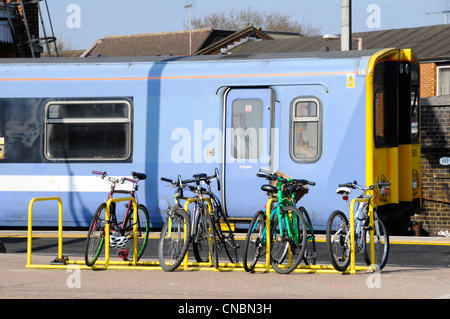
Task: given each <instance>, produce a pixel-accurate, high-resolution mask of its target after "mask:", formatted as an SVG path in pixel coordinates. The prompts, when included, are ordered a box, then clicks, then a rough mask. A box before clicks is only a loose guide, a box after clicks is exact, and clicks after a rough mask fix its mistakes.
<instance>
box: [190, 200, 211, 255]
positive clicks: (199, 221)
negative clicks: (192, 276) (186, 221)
mask: <svg viewBox="0 0 450 319" xmlns="http://www.w3.org/2000/svg"><path fill="white" fill-rule="evenodd" d="M198 205H199V204H198V203H197V204H196V205H194V212H193V214H192V215H193V216H194V215H195V225H194V231H193V233H192V250H193V252H194V257H195V261H197V262H199V263H201V262H205V263H206V262H208V261H209V253H210V249H209V244H208V243H207V241H206V235H205V234H204V231H205V227H204V226H203V224H204V223H206V221H205V219H204V217H203V216H204V214H203V211H202V209H201V208H199V207H198ZM203 207H204V206H203Z"/></svg>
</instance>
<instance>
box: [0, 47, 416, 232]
mask: <svg viewBox="0 0 450 319" xmlns="http://www.w3.org/2000/svg"><path fill="white" fill-rule="evenodd" d="M0 74H1V76H0V163H1V164H0V226H13V227H15V226H25V225H27V217H28V215H27V211H28V203H29V201H30V199H31V198H34V197H43V196H59V197H60V198H61V199H62V202H63V205H64V226H67V227H68V226H73V227H84V226H88V225H89V222H90V220H91V217H92V214H93V212H94V210H95V208H96V207H97V206H98V204H99V203H100V202H101V201H102V200H103V199H104V198H105V196H106V193H107V191H108V185H107V184H106V183H105V182H104V181H102V180H101V179H99V178H98V177H95V176H93V175H92V174H91V172H92V170H101V171H106V172H107V173H108V174H109V175H112V176H124V175H129V174H130V172H131V171H138V172H145V173H146V174H147V176H148V177H147V179H146V180H145V181H142V182H141V184H142V185H141V187H140V189H139V192H138V193H139V201H140V202H141V203H143V204H145V205H146V206H147V207H148V210H149V212H150V219H151V224H152V226H153V227H159V226H161V224H162V222H163V219H164V218H165V211H164V209H165V208H166V207H167V204H168V203H169V204H171V203H172V202H173V189H172V188H168V187H166V185H165V184H166V183H163V182H161V181H160V177H168V178H176V177H177V176H178V175H181V176H182V177H184V178H190V177H191V176H192V175H193V174H195V173H200V172H205V173H208V174H213V172H214V169H215V168H218V169H219V171H220V176H221V183H222V185H223V187H222V190H221V193H220V196H221V200H222V201H223V204H224V206H225V208H226V213H227V214H228V216H229V217H231V218H234V219H235V220H239V219H240V218H244V219H245V218H250V217H251V216H252V215H253V214H254V213H255V212H256V211H257V210H259V209H261V207H263V206H264V204H265V202H266V200H267V195H266V194H265V193H263V192H262V191H261V190H260V187H261V185H262V184H263V183H264V181H263V180H261V179H259V178H257V177H256V173H257V171H258V170H259V168H264V169H269V170H273V171H280V172H283V173H285V174H287V175H289V176H292V177H294V178H304V179H308V180H311V181H314V182H316V186H314V187H311V188H310V192H309V194H308V195H306V196H304V197H303V199H302V201H301V203H302V205H303V206H305V207H306V208H307V209H308V211H309V212H310V214H311V217H312V220H313V225H314V227H315V228H316V229H318V230H321V229H322V230H323V229H325V226H326V222H327V219H328V216H329V214H330V213H331V212H332V211H333V210H335V209H342V210H344V211H345V207H344V205H345V203H344V202H343V201H342V200H341V199H340V197H339V196H337V195H336V194H335V189H336V187H337V185H338V184H339V183H344V182H348V181H353V180H355V179H356V180H358V182H359V183H362V184H367V185H369V184H372V183H375V182H377V181H378V180H380V179H384V180H387V181H389V182H391V184H392V187H391V189H390V193H389V194H386V193H384V194H379V196H377V204H378V206H379V211H380V214H381V215H382V216H383V218H385V219H386V220H388V221H391V222H392V224H393V225H400V224H401V223H402V221H405V220H407V217H408V216H409V215H410V214H412V213H413V212H414V210H415V209H417V208H419V207H420V194H421V190H420V136H419V132H420V130H419V124H420V108H419V64H418V61H417V58H416V57H415V55H414V53H413V52H412V51H411V50H404V49H397V48H393V49H382V50H371V51H349V52H315V53H289V54H254V55H250V56H238V55H236V56H234V55H216V56H183V57H174V56H161V57H142V58H85V59H36V60H34V59H33V60H30V59H14V60H12V59H10V60H6V59H3V60H0ZM39 205H40V206H39V207H40V208H39V209H36V213H35V215H34V216H33V226H49V227H52V226H56V225H57V219H58V216H57V210H56V209H55V207H54V205H55V204H54V203H50V202H48V203H46V202H41V203H40V204H39Z"/></svg>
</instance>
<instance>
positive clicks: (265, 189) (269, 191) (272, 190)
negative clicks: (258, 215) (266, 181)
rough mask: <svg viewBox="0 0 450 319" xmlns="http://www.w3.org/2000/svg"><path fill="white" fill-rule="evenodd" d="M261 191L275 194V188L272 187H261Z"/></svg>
mask: <svg viewBox="0 0 450 319" xmlns="http://www.w3.org/2000/svg"><path fill="white" fill-rule="evenodd" d="M261 190H262V191H264V192H266V193H271V194H276V193H277V188H276V187H275V186H272V185H263V186H261Z"/></svg>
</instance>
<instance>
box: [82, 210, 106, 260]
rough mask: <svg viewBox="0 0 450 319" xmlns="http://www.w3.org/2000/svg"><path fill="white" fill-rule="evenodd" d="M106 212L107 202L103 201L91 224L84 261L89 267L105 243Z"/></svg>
mask: <svg viewBox="0 0 450 319" xmlns="http://www.w3.org/2000/svg"><path fill="white" fill-rule="evenodd" d="M105 214H106V203H101V204H100V206H99V207H98V208H97V209H96V211H95V213H94V216H92V220H91V223H90V225H89V231H88V234H87V238H86V250H85V253H84V261H85V263H86V265H87V266H89V267H92V266H93V265H94V264H95V262H96V261H97V259H98V257H99V256H100V253H101V251H102V249H103V245H104V244H105V226H106V223H105Z"/></svg>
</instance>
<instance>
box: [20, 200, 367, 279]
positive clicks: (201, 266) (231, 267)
mask: <svg viewBox="0 0 450 319" xmlns="http://www.w3.org/2000/svg"><path fill="white" fill-rule="evenodd" d="M199 200H200V199H196V198H193V199H188V200H187V201H186V203H185V206H184V208H185V210H186V211H187V208H188V206H189V204H191V203H193V202H195V201H199ZM204 200H206V201H207V203H208V210H209V213H212V203H211V200H210V199H209V198H204ZM37 201H57V202H58V215H59V221H58V257H57V259H55V261H56V260H59V261H60V262H53V263H52V264H50V265H45V264H32V263H31V250H32V218H33V206H34V203H35V202H37ZM121 201H132V202H133V204H134V205H133V222H134V229H133V231H134V233H135V234H136V232H137V204H136V200H135V199H134V198H132V197H123V198H112V199H109V200H108V201H107V204H106V213H105V215H106V216H105V219H106V226H105V233H106V236H105V241H106V245H105V260H104V261H97V262H96V265H94V266H92V267H89V266H86V265H85V262H84V260H69V259H68V258H67V257H65V256H63V255H62V252H63V250H62V246H63V244H62V239H63V234H62V231H63V227H62V224H63V223H62V221H63V205H62V201H61V199H60V198H59V197H40V198H33V199H31V201H30V203H29V206H28V242H27V264H26V268H49V269H67V268H69V267H73V266H71V265H74V264H75V265H77V266H76V267H78V268H80V269H115V270H152V269H155V270H161V269H162V268H161V266H160V264H159V262H157V261H149V262H146V261H139V262H138V261H137V260H136V258H137V237H136V235H135V236H134V253H133V260H132V261H111V260H110V256H109V253H110V247H109V228H110V224H109V218H110V205H111V203H112V202H115V203H117V202H121ZM276 201H277V199H270V202H268V203H269V204H270V205H269V209H266V211H267V213H266V225H267V227H266V237H267V240H266V241H267V243H266V260H265V263H264V264H262V263H259V264H256V265H255V269H254V271H255V272H256V271H258V272H275V270H274V269H272V268H271V266H270V207H271V205H272V203H273V202H276ZM368 201H369V198H356V199H353V200H352V201H351V207H350V227H351V234H350V239H351V256H350V258H351V259H350V261H351V265H350V269H347V270H346V271H345V272H340V271H337V270H335V269H334V267H333V266H332V265H300V266H299V267H297V268H296V269H295V270H294V271H293V273H302V272H306V273H339V274H342V273H351V274H355V273H356V271H357V270H366V271H367V270H371V271H375V253H374V252H375V248H374V219H373V208H372V207H371V206H370V207H369V216H370V219H369V221H370V226H371V230H370V243H371V247H370V252H371V265H370V266H356V265H355V233H354V206H355V203H356V202H368ZM290 258H291V257H290ZM212 265H213V263H212V260H211V256H209V262H202V263H199V262H189V261H188V255H187V253H186V256H185V259H184V260H183V269H184V270H209V271H245V270H244V268H243V264H242V263H219V267H218V268H215V267H211V266H212Z"/></svg>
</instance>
